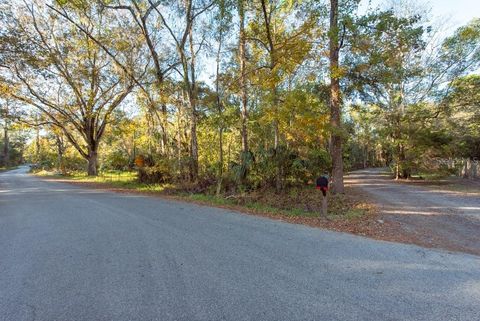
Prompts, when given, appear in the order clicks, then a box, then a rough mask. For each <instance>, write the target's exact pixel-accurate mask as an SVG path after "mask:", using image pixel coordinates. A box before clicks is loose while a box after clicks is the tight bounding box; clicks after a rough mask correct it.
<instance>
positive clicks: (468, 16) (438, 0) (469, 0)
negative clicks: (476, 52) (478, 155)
mask: <svg viewBox="0 0 480 321" xmlns="http://www.w3.org/2000/svg"><path fill="white" fill-rule="evenodd" d="M396 1H398V2H400V1H402V0H390V2H392V3H394V2H396ZM369 2H371V5H372V6H373V7H375V6H377V5H378V4H385V3H388V2H389V0H362V5H364V6H365V7H366V6H368V3H369ZM407 2H410V1H408V0H407ZM411 2H413V3H414V4H416V5H420V6H423V5H424V6H425V7H426V8H431V14H432V17H431V18H432V22H435V21H438V20H440V21H445V23H446V24H447V27H451V29H452V32H453V30H455V28H457V27H459V26H461V25H464V24H466V23H468V22H469V21H470V20H472V19H473V18H480V0H416V1H415V0H412V1H411ZM448 29H450V28H448Z"/></svg>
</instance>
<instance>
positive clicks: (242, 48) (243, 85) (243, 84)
mask: <svg viewBox="0 0 480 321" xmlns="http://www.w3.org/2000/svg"><path fill="white" fill-rule="evenodd" d="M238 15H239V18H240V35H239V48H238V49H239V56H240V90H241V103H242V110H241V115H242V124H241V131H242V133H241V135H242V151H243V152H244V153H247V152H248V130H247V123H248V109H247V104H248V97H247V79H246V78H247V76H246V62H247V56H246V39H245V6H244V0H239V1H238ZM242 159H243V160H245V159H246V158H245V157H243V158H242ZM243 165H245V164H243Z"/></svg>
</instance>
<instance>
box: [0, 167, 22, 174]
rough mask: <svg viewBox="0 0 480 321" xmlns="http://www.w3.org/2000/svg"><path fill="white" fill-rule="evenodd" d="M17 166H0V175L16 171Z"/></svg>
mask: <svg viewBox="0 0 480 321" xmlns="http://www.w3.org/2000/svg"><path fill="white" fill-rule="evenodd" d="M17 167H18V166H0V173H1V172H5V171H10V170H12V169H16V168H17Z"/></svg>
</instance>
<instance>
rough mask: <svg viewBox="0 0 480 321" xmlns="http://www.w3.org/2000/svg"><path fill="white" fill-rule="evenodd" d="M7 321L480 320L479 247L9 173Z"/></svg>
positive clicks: (0, 195) (4, 221) (1, 221)
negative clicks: (376, 234) (463, 249)
mask: <svg viewBox="0 0 480 321" xmlns="http://www.w3.org/2000/svg"><path fill="white" fill-rule="evenodd" d="M0 320H6V321H22V320H36V321H39V320H44V321H56V320H62V321H70V320H88V321H101V320H112V321H123V320H125V321H127V320H128V321H133V320H142V321H146V320H161V321H167V320H208V321H212V320H255V321H262V320H275V321H279V320H285V321H293V320H328V321H332V320H342V321H344V320H382V321H384V320H402V321H403V320H435V321H438V320H466V321H474V320H480V257H478V256H471V255H467V254H452V253H448V252H442V251H436V250H428V249H423V248H420V247H416V246H410V245H404V244H395V243H388V242H380V241H374V240H370V239H366V238H362V237H356V236H352V235H348V234H342V233H334V232H328V231H324V230H320V229H314V228H309V227H305V226H301V225H292V224H287V223H284V222H280V221H274V220H269V219H266V218H260V217H253V216H249V215H243V214H239V213H235V212H231V211H228V210H223V209H214V208H209V207H202V206H197V205H193V204H185V203H181V202H174V201H167V200H162V199H158V198H153V197H146V196H140V195H127V194H117V193H111V192H104V191H99V190H88V189H84V188H80V187H77V186H71V185H68V184H60V183H54V182H46V181H41V180H39V179H37V178H34V177H30V176H28V175H26V174H25V169H24V168H22V169H19V170H16V171H13V172H7V173H3V174H0Z"/></svg>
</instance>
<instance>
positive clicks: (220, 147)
mask: <svg viewBox="0 0 480 321" xmlns="http://www.w3.org/2000/svg"><path fill="white" fill-rule="evenodd" d="M222 44H223V33H222V30H221V29H220V37H219V41H218V50H217V70H216V79H215V91H216V96H217V110H218V116H219V124H218V174H217V195H220V193H221V191H222V184H223V107H222V101H221V98H220V55H221V52H222Z"/></svg>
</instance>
